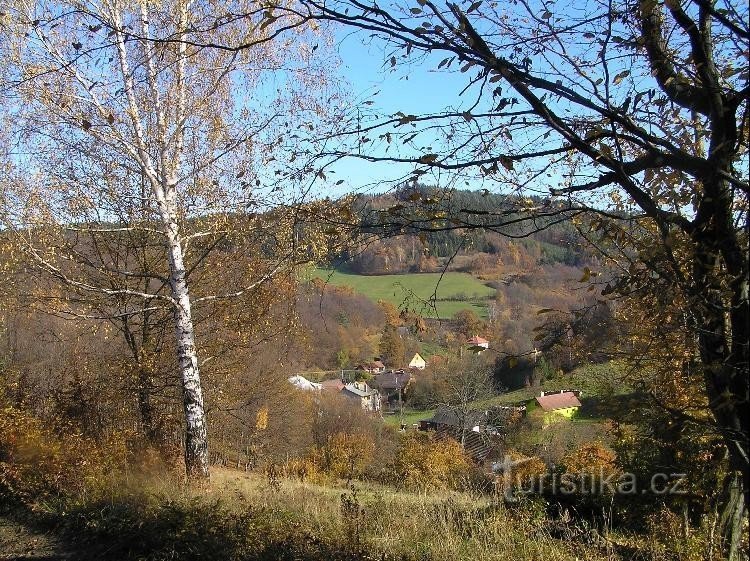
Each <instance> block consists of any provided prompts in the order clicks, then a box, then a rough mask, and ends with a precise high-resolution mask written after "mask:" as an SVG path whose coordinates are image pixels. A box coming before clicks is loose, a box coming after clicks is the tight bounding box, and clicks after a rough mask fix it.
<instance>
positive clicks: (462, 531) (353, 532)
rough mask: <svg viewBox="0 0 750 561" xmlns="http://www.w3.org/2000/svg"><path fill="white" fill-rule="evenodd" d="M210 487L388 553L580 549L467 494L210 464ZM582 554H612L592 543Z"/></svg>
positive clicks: (415, 555) (465, 555) (418, 555)
mask: <svg viewBox="0 0 750 561" xmlns="http://www.w3.org/2000/svg"><path fill="white" fill-rule="evenodd" d="M212 487H213V492H214V493H219V494H220V495H222V496H223V497H225V498H226V500H230V501H239V502H241V503H245V502H249V503H251V504H253V505H255V506H257V507H263V508H268V509H273V510H286V511H288V510H293V511H294V512H295V513H296V514H299V515H300V516H301V518H302V519H304V520H305V521H306V523H307V524H309V526H310V530H311V531H313V532H315V533H317V532H320V533H328V534H337V535H339V536H340V539H342V540H349V541H350V542H351V543H352V544H355V545H358V546H361V547H363V549H364V550H366V551H369V552H371V553H372V554H376V553H377V554H378V555H379V556H380V555H383V554H385V555H386V556H387V557H388V558H396V559H434V560H445V561H448V560H451V561H455V560H458V559H467V560H469V559H471V560H500V559H502V560H507V559H518V560H532V559H544V560H547V561H558V560H559V561H563V560H570V561H573V560H575V559H580V558H581V555H582V544H581V543H574V542H572V541H569V540H565V539H555V538H553V537H552V536H551V535H550V530H549V528H548V522H547V521H546V520H545V519H544V518H543V517H542V516H541V515H539V514H534V511H533V509H530V508H526V509H522V510H519V511H517V512H514V511H510V510H508V509H506V508H504V507H502V506H500V505H497V504H493V502H492V501H491V500H490V499H489V498H487V497H476V496H472V495H470V494H467V493H458V492H450V491H437V492H432V493H410V492H404V491H397V490H394V489H392V488H389V487H385V486H380V485H374V484H371V483H359V482H357V483H355V484H354V486H353V490H352V488H347V487H345V486H344V485H339V486H321V485H315V484H311V483H306V482H305V483H303V482H300V481H295V480H288V479H286V480H280V481H278V482H277V483H274V484H273V485H269V482H268V480H267V479H265V478H263V477H262V476H259V475H257V474H246V473H242V472H234V471H231V470H215V471H214V472H213V474H212ZM571 535H572V534H571ZM584 557H585V558H586V559H591V560H598V559H602V560H604V559H617V557H613V556H612V555H607V554H606V551H605V550H603V549H600V548H598V547H594V546H591V545H589V546H586V547H585V555H584Z"/></svg>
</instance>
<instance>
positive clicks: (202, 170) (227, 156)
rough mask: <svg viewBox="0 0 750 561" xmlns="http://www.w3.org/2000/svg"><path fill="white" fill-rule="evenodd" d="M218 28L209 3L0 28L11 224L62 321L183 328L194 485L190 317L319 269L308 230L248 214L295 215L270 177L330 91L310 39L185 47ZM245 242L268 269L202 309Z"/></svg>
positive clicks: (34, 5)
mask: <svg viewBox="0 0 750 561" xmlns="http://www.w3.org/2000/svg"><path fill="white" fill-rule="evenodd" d="M222 6H223V5H222ZM229 8H232V6H226V10H227V11H226V12H225V13H226V14H227V15H226V18H227V20H230V19H231V15H230V11H229ZM234 8H237V9H241V8H244V9H248V6H247V5H246V4H242V5H241V6H240V5H237V6H234ZM217 13H219V5H218V4H214V3H213V2H192V1H190V0H174V1H170V2H163V3H151V2H145V1H142V2H137V3H130V2H121V1H119V0H111V1H106V2H102V3H88V2H84V3H78V2H76V3H68V2H65V1H61V2H44V1H40V2H20V3H17V4H14V5H13V6H12V7H11V8H10V9H7V10H4V11H3V16H2V18H3V22H2V23H3V28H2V32H3V35H4V37H3V39H4V40H5V42H4V46H3V55H4V56H5V57H6V62H5V66H4V76H5V84H6V89H5V90H4V91H5V93H6V97H5V101H6V106H5V112H4V116H5V118H6V123H8V124H9V126H11V127H12V130H13V131H14V133H15V135H14V139H13V144H12V147H11V152H12V153H11V154H10V159H11V161H12V162H13V163H14V170H13V172H12V173H11V174H10V176H9V177H8V178H6V181H5V184H4V189H3V200H2V203H3V208H4V215H3V218H4V224H5V226H6V227H7V228H9V229H10V230H12V231H13V232H14V234H15V235H16V240H17V243H18V248H19V249H22V250H23V251H24V252H25V253H26V255H28V256H29V257H30V258H31V263H32V264H33V266H34V267H36V268H37V269H38V270H40V271H42V272H44V273H45V275H47V276H48V277H49V278H53V279H55V280H56V281H59V282H61V283H63V284H64V285H65V286H66V287H67V288H68V290H69V292H68V293H66V294H63V295H61V296H60V297H59V298H57V299H56V305H57V308H55V309H56V311H58V312H64V313H66V314H68V315H70V316H73V317H78V318H85V319H90V320H108V321H112V320H115V321H119V322H121V323H122V322H123V321H124V322H127V321H134V320H135V319H136V318H141V321H142V323H141V327H143V328H144V329H146V328H147V326H148V321H149V320H148V315H149V314H163V313H165V312H166V313H168V314H169V315H170V316H171V323H172V326H173V329H174V336H175V347H176V362H177V370H178V372H179V378H180V382H181V388H182V402H183V404H182V406H183V412H184V422H185V465H186V469H187V473H188V476H189V477H190V478H198V479H200V478H205V477H207V476H208V454H207V448H208V442H207V424H206V412H205V404H204V395H203V388H202V385H201V376H200V366H199V353H198V348H197V347H198V345H197V336H196V326H195V317H196V306H210V305H215V304H216V303H218V302H222V301H225V300H227V299H231V298H252V297H253V295H254V294H255V292H256V291H257V290H258V289H259V287H261V286H262V285H263V284H264V283H266V282H268V281H269V280H270V279H272V278H273V277H274V276H275V275H277V274H279V273H280V272H282V271H288V270H289V267H290V264H292V263H294V262H295V260H296V258H298V257H299V256H301V255H304V256H306V257H307V256H308V254H309V251H308V250H309V248H307V247H304V245H303V244H296V243H294V236H293V234H294V224H293V223H294V220H295V218H296V216H289V215H288V214H287V215H282V220H281V221H280V222H278V223H271V222H270V220H269V219H268V218H265V219H264V218H258V217H257V216H255V215H254V214H253V213H254V212H258V211H262V210H267V209H268V208H271V207H272V206H274V205H290V204H294V203H296V202H299V200H300V199H299V198H298V197H296V196H295V195H294V190H293V189H294V185H293V183H292V180H291V179H289V178H288V177H287V176H285V179H287V184H286V187H285V188H284V189H282V188H281V185H280V184H279V183H278V181H277V180H278V176H276V177H274V175H273V174H270V177H269V176H267V175H264V171H263V167H262V166H263V163H264V162H267V161H268V160H273V159H275V158H281V157H282V156H281V153H282V151H283V146H282V144H283V141H282V140H281V138H282V136H281V135H282V132H283V131H285V130H288V127H295V125H298V126H302V124H304V125H305V127H306V129H314V124H315V123H316V122H317V121H318V120H319V118H320V115H321V104H320V102H319V101H318V100H317V99H316V98H315V96H314V95H311V92H316V91H321V90H322V88H323V87H324V84H325V83H326V80H327V75H326V72H327V70H326V65H325V64H319V62H320V61H318V62H316V61H315V59H314V58H313V56H312V53H313V52H314V51H315V50H316V49H314V48H312V47H313V40H315V32H314V30H311V29H309V28H298V29H297V30H296V32H295V34H294V36H293V37H290V38H289V39H287V40H286V42H285V43H280V44H276V45H274V46H273V48H271V47H270V46H269V45H266V46H262V45H261V46H259V47H258V48H255V49H248V50H246V51H244V52H242V53H231V52H226V51H210V50H205V49H200V48H198V47H192V46H189V43H190V40H191V39H193V38H195V37H201V38H202V39H203V40H204V41H205V40H206V37H209V36H211V37H213V35H211V34H213V33H216V32H215V31H214V30H215V29H216V27H217V26H216V21H217V19H216V18H217V16H216V14H217ZM261 23H263V25H261ZM282 25H283V22H279V23H278V24H277V25H273V24H272V23H269V22H268V21H267V20H264V21H263V22H261V21H258V22H256V23H253V22H243V23H242V25H223V26H222V27H221V40H224V41H227V40H231V41H236V40H241V39H242V38H247V37H253V38H255V39H264V40H267V39H269V38H270V37H272V36H274V34H275V33H276V31H277V27H281V26H282ZM155 37H168V38H170V39H171V40H172V41H173V42H166V43H159V42H155V41H152V39H153V38H155ZM316 64H318V65H317V66H316ZM238 87H241V88H242V93H241V94H238V95H235V94H234V93H233V91H234V90H233V88H238ZM282 125H283V127H282ZM290 167H291V166H290ZM300 196H301V195H300ZM276 216H277V217H278V216H279V214H277V215H276ZM251 232H252V235H251V234H250V233H251ZM238 233H245V234H247V235H246V236H245V241H246V240H247V239H250V238H252V237H253V236H257V238H258V239H262V240H263V242H264V243H265V244H266V245H265V249H263V248H257V246H256V247H255V248H254V249H255V250H256V251H260V253H261V254H262V257H264V258H265V259H263V260H262V265H261V264H260V261H256V265H257V268H255V269H253V265H252V263H253V259H252V256H249V259H248V264H247V267H248V273H247V274H245V275H241V276H240V277H239V278H240V279H241V282H240V284H231V285H224V286H221V284H220V283H217V282H213V283H210V286H211V287H212V290H213V291H212V292H211V293H198V294H196V293H195V292H194V291H192V290H191V278H193V277H195V276H196V275H198V273H197V272H196V271H200V267H201V266H205V263H204V261H205V260H206V258H207V256H208V255H209V254H211V252H212V251H214V250H215V249H216V248H217V247H219V246H220V245H221V244H222V243H238V240H237V237H238V236H237V234H238ZM230 234H234V237H235V239H234V240H233V241H232V240H231V239H230V238H232V235H230ZM264 234H266V235H264ZM84 238H85V240H86V241H85V242H83V241H81V240H82V239H84ZM135 239H138V240H139V241H138V243H134V240H135ZM105 240H106V243H105ZM239 243H244V242H239ZM113 246H116V247H119V248H120V250H118V251H112V247H113ZM214 265H216V262H214ZM218 272H219V271H216V270H213V271H209V272H208V273H206V274H214V275H216V274H217V273H218ZM237 278H238V277H237V276H236V275H235V276H234V277H233V280H235V281H236V280H237ZM217 286H218V287H219V288H218V289H217ZM113 302H114V305H113V304H112V303H113ZM103 311H104V313H103ZM137 352H138V351H137Z"/></svg>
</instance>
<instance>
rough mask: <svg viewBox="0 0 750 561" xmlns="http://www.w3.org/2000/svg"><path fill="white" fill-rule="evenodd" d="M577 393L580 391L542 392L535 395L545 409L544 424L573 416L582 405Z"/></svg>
mask: <svg viewBox="0 0 750 561" xmlns="http://www.w3.org/2000/svg"><path fill="white" fill-rule="evenodd" d="M577 394H578V392H573V391H560V392H556V393H545V392H542V395H540V396H539V397H535V398H534V402H535V403H536V405H538V406H539V407H540V408H541V410H542V411H544V424H545V425H548V424H551V423H554V422H556V421H561V420H563V419H570V418H572V417H573V415H574V414H575V412H576V411H578V408H579V407H581V402H580V401H579V400H578V395H577Z"/></svg>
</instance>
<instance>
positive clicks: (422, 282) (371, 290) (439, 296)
mask: <svg viewBox="0 0 750 561" xmlns="http://www.w3.org/2000/svg"><path fill="white" fill-rule="evenodd" d="M312 276H313V277H318V278H321V279H323V280H325V281H327V282H329V283H330V284H332V285H336V286H349V287H351V288H352V290H354V291H355V292H357V293H359V294H363V295H365V296H367V297H369V298H371V299H372V300H374V301H376V302H377V301H378V300H386V301H388V302H392V303H393V304H395V305H396V306H398V307H400V308H402V309H403V308H405V307H406V308H408V309H409V310H412V311H415V312H417V313H420V314H422V315H423V316H424V317H429V318H441V319H442V318H450V317H453V315H454V314H455V313H456V312H458V311H460V310H472V311H474V312H475V313H476V314H477V315H478V316H479V317H487V301H488V300H489V299H491V298H493V297H494V296H495V289H494V288H491V287H489V286H486V285H485V284H483V283H482V282H481V281H479V280H477V279H476V278H474V277H472V276H471V275H469V274H468V273H453V272H450V273H445V274H444V275H442V278H441V275H440V273H410V274H405V275H355V274H352V273H347V272H343V271H333V270H330V269H315V270H314V271H313V273H312Z"/></svg>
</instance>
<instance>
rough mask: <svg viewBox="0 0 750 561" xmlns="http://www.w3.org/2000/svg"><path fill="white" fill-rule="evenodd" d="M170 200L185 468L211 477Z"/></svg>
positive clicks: (165, 212) (167, 221) (167, 218)
mask: <svg viewBox="0 0 750 561" xmlns="http://www.w3.org/2000/svg"><path fill="white" fill-rule="evenodd" d="M169 203H170V200H169V199H167V200H166V201H164V203H163V205H162V218H163V220H164V226H165V230H166V232H165V233H166V235H167V242H168V246H169V247H168V249H169V284H170V287H171V289H172V298H173V299H174V300H175V304H176V305H175V306H174V318H175V335H176V338H177V360H178V363H179V369H180V376H181V379H182V403H183V409H184V412H185V469H186V471H187V476H188V479H207V478H208V477H209V471H208V468H209V461H208V436H207V427H206V413H205V410H204V407H203V391H202V389H201V380H200V372H199V371H198V354H197V351H196V346H195V331H194V329H193V316H192V311H191V306H190V294H189V291H188V284H187V278H186V275H185V264H184V261H183V250H182V243H181V239H180V234H179V227H178V223H177V215H176V212H175V211H174V209H173V208H170V207H171V206H172V205H170V204H169Z"/></svg>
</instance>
